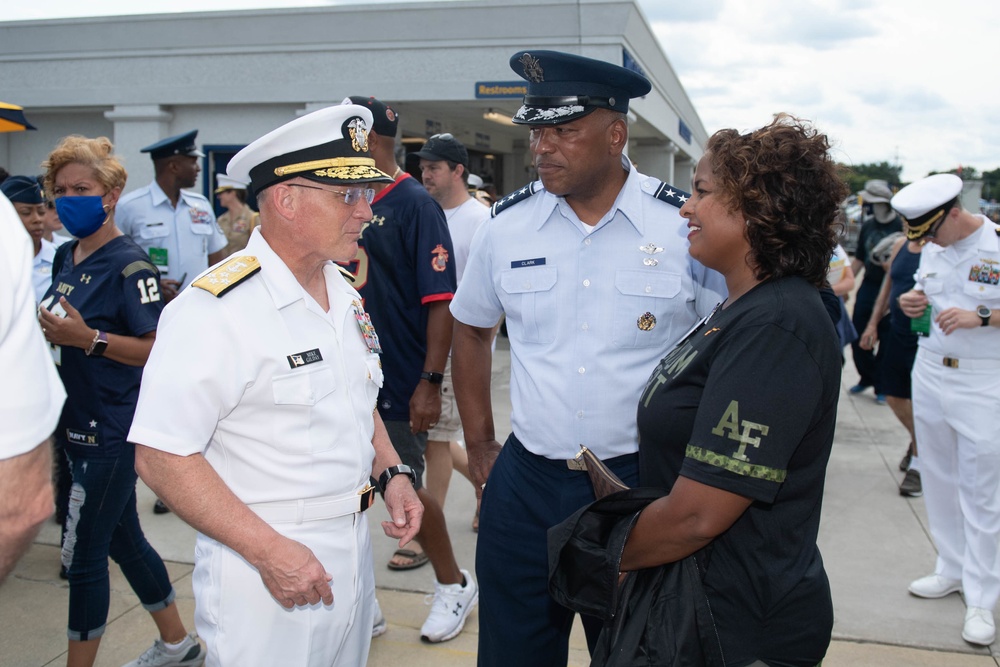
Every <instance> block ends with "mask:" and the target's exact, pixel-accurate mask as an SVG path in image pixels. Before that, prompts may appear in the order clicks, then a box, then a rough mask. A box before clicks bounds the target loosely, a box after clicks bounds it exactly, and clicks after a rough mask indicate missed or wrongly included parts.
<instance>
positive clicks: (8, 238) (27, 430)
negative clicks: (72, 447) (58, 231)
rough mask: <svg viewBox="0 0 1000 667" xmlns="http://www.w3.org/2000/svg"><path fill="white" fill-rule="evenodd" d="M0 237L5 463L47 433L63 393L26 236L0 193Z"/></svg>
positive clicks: (0, 407) (1, 452) (0, 435)
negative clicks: (0, 238) (40, 323)
mask: <svg viewBox="0 0 1000 667" xmlns="http://www.w3.org/2000/svg"><path fill="white" fill-rule="evenodd" d="M0 235H2V236H3V239H4V241H3V243H0V368H2V369H3V374H4V381H3V382H2V383H0V423H2V424H3V429H0V459H9V458H13V457H15V456H20V455H21V454H24V453H26V452H30V451H31V450H33V449H34V448H35V447H37V446H38V444H39V443H40V442H42V441H43V440H45V439H46V438H48V437H49V436H51V435H52V431H53V430H54V429H55V427H56V424H57V422H58V421H59V415H60V414H61V413H62V407H63V403H64V402H65V400H66V391H65V390H64V389H63V383H62V380H60V379H59V374H58V373H57V372H56V367H55V365H54V364H53V363H52V357H51V356H50V354H49V346H48V344H47V343H46V342H45V338H44V337H43V336H42V330H41V328H40V327H39V326H38V314H37V311H36V304H37V303H38V299H37V298H36V296H35V290H34V288H33V287H32V284H31V264H32V259H31V253H32V246H31V237H29V236H28V233H27V232H26V231H25V230H24V225H23V224H21V219H20V218H19V217H18V215H17V211H15V210H14V207H13V206H12V205H11V203H10V202H9V201H8V200H7V198H6V197H4V196H3V195H2V194H0Z"/></svg>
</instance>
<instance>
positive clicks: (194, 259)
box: [115, 181, 228, 287]
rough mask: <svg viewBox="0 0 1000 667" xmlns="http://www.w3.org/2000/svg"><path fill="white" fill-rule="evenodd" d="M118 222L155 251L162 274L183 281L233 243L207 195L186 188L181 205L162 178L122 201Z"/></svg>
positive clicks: (145, 247)
mask: <svg viewBox="0 0 1000 667" xmlns="http://www.w3.org/2000/svg"><path fill="white" fill-rule="evenodd" d="M115 224H117V225H118V228H119V229H121V230H122V232H124V233H125V234H127V235H128V236H130V237H132V240H133V241H135V242H136V243H138V244H139V247H140V248H142V249H143V250H145V251H146V252H147V253H148V254H149V257H150V260H152V262H153V264H155V265H156V266H157V268H159V269H160V277H161V278H169V279H171V280H181V279H183V285H182V287H187V286H188V285H189V284H190V283H191V281H192V280H194V279H195V278H197V277H198V275H199V274H201V273H203V272H204V271H205V269H207V268H208V255H209V254H210V253H213V252H218V251H219V250H222V249H223V248H225V247H226V244H227V243H228V241H227V240H226V235H225V234H224V233H223V232H222V230H221V229H220V228H219V225H218V224H217V223H216V221H215V213H214V212H213V211H212V205H211V204H210V203H209V201H208V200H207V199H205V198H204V197H203V196H201V195H199V194H197V193H195V192H189V191H187V190H181V194H180V198H178V200H177V208H176V209H175V208H174V207H173V206H171V205H170V199H168V198H167V195H166V193H165V192H163V188H161V187H160V186H159V184H157V182H156V181H153V182H152V183H150V184H149V185H147V186H146V187H144V188H139V189H138V190H136V191H134V192H130V193H128V194H127V195H125V196H124V197H122V198H121V199H120V200H119V201H118V206H117V207H116V208H115Z"/></svg>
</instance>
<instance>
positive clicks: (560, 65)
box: [510, 51, 651, 125]
mask: <svg viewBox="0 0 1000 667" xmlns="http://www.w3.org/2000/svg"><path fill="white" fill-rule="evenodd" d="M510 68H511V69H512V70H514V72H515V73H516V74H517V75H518V76H520V77H521V78H522V79H524V80H525V81H527V82H528V94H527V95H525V96H524V101H523V102H522V106H521V108H520V109H518V110H517V113H515V114H514V117H513V119H512V120H513V121H514V122H515V123H517V124H519V125H558V124H559V123H567V122H569V121H571V120H576V119H577V118H582V117H583V116H586V115H587V114H589V113H591V112H593V111H594V110H595V109H611V110H612V111H619V112H621V113H625V112H627V111H628V101H629V99H631V98H633V97H641V96H643V95H645V94H646V93H648V92H649V91H650V89H651V85H650V83H649V80H648V79H646V77H644V76H642V75H641V74H639V73H637V72H633V71H632V70H629V69H625V68H624V67H620V66H618V65H612V64H611V63H608V62H604V61H603V60H594V59H593V58H585V57H583V56H577V55H573V54H571V53H561V52H559V51H519V52H518V53H515V54H514V55H512V56H511V57H510Z"/></svg>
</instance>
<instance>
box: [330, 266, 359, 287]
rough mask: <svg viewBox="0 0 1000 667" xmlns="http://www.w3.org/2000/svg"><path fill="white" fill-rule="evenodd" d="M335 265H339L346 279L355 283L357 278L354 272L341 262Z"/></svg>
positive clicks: (341, 273)
mask: <svg viewBox="0 0 1000 667" xmlns="http://www.w3.org/2000/svg"><path fill="white" fill-rule="evenodd" d="M335 266H336V267H337V270H338V271H340V275H342V276H344V280H346V281H347V282H349V283H351V284H352V285H353V284H354V281H355V280H357V278H355V277H354V274H353V273H351V272H350V271H348V270H347V269H345V268H344V267H342V266H341V265H339V264H336V265H335Z"/></svg>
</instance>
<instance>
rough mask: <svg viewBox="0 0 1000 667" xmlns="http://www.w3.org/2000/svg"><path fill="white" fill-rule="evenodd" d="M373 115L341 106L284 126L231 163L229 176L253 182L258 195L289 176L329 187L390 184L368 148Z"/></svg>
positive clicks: (322, 110) (347, 106) (357, 108)
mask: <svg viewBox="0 0 1000 667" xmlns="http://www.w3.org/2000/svg"><path fill="white" fill-rule="evenodd" d="M371 126H372V113H371V111H369V110H368V109H366V108H365V107H363V106H359V105H356V104H342V105H336V106H331V107H326V108H325V109H320V110H319V111H314V112H312V113H310V114H306V115H305V116H301V117H299V118H296V119H295V120H293V121H291V122H289V123H285V124H284V125H282V126H281V127H279V128H278V129H276V130H272V131H270V132H268V133H267V134H265V135H264V136H263V137H261V138H260V139H257V140H256V141H254V142H253V143H251V144H250V145H249V146H247V147H246V148H244V149H243V150H241V151H240V152H239V153H237V154H236V155H235V156H233V159H232V160H230V161H229V166H228V168H227V169H226V171H227V175H228V176H229V177H230V178H233V179H236V180H238V181H244V182H249V183H250V188H251V190H252V191H253V193H254V194H256V193H259V192H260V191H261V190H263V189H264V188H266V187H268V186H270V185H274V184H275V183H280V182H281V181H287V180H288V179H290V178H296V177H300V178H306V179H308V180H310V181H316V182H317V183H327V184H330V185H356V184H361V183H391V182H392V178H390V177H389V175H388V174H386V173H384V172H382V171H380V170H378V169H376V168H375V160H374V159H373V158H372V156H371V153H369V150H368V131H369V130H370V129H371Z"/></svg>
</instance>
